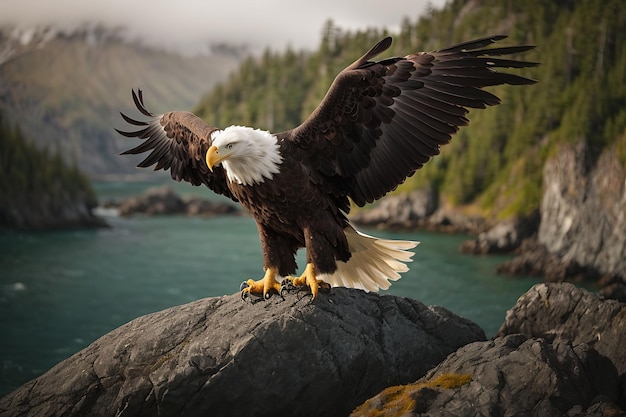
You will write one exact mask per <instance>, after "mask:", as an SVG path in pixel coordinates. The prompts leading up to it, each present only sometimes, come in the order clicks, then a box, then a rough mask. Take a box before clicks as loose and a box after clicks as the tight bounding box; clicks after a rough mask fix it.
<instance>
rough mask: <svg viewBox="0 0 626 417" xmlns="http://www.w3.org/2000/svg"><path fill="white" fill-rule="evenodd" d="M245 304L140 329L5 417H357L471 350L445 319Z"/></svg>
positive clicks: (319, 304)
mask: <svg viewBox="0 0 626 417" xmlns="http://www.w3.org/2000/svg"><path fill="white" fill-rule="evenodd" d="M285 298H286V299H285V300H284V301H283V300H281V299H280V297H277V296H275V297H273V298H271V299H270V300H268V301H265V302H257V303H255V304H249V303H244V302H242V301H241V299H240V297H239V295H238V294H236V295H231V296H224V297H218V298H209V299H204V300H199V301H197V302H194V303H191V304H187V305H183V306H179V307H174V308H170V309H168V310H165V311H162V312H158V313H154V314H150V315H147V316H144V317H140V318H138V319H136V320H133V321H132V322H130V323H128V324H126V325H124V326H122V327H120V328H118V329H116V330H114V331H112V332H111V333H109V334H107V335H105V336H103V337H102V338H100V339H99V340H97V341H95V342H94V343H92V344H91V345H90V346H89V347H87V348H86V349H84V350H82V351H80V352H78V353H77V354H75V355H74V356H72V357H71V358H69V359H67V360H65V361H64V362H62V363H60V364H59V365H57V366H56V367H54V368H52V369H51V370H50V371H48V372H47V373H45V374H44V375H42V376H40V377H39V378H36V379H35V380H33V381H31V382H28V383H27V384H25V385H23V386H22V387H21V388H19V389H17V390H16V391H14V392H13V393H11V394H9V395H8V396H6V397H4V398H3V399H1V400H0V416H3V417H8V416H50V415H57V416H61V415H63V416H113V415H116V416H138V415H141V416H157V415H158V416H198V415H237V416H247V415H256V416H263V415H298V416H306V415H320V416H322V415H347V414H349V413H350V411H351V410H353V409H354V408H355V407H356V406H357V405H358V404H360V403H362V402H363V401H365V400H366V399H367V398H369V397H371V396H372V395H374V394H376V393H377V392H379V391H380V390H381V389H383V388H385V387H387V386H389V385H395V384H404V383H408V382H410V381H414V380H415V379H416V378H419V377H420V376H422V375H424V374H426V372H428V370H429V369H431V368H432V367H434V366H435V365H437V364H438V363H440V362H441V361H442V360H443V359H445V358H446V356H447V355H448V354H450V353H452V352H454V351H455V350H457V349H458V348H459V347H461V346H464V345H466V344H467V343H470V342H474V341H478V340H484V339H485V335H484V333H483V331H482V330H481V329H480V328H479V327H478V326H477V325H476V324H474V323H472V322H470V321H468V320H465V319H463V318H460V317H458V316H456V315H454V314H452V313H450V312H449V311H447V310H446V309H444V308H441V307H426V306H425V305H423V304H421V303H420V302H418V301H414V300H410V299H405V298H399V297H395V296H389V295H383V296H381V295H377V294H372V293H369V294H368V293H364V292H362V291H359V290H350V289H344V288H334V289H333V290H332V291H331V293H330V294H321V295H319V296H318V298H317V299H316V300H315V301H314V302H313V303H309V301H308V297H304V298H302V297H299V296H297V295H296V294H287V295H286V297H285Z"/></svg>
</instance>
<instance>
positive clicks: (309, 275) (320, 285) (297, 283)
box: [291, 263, 330, 301]
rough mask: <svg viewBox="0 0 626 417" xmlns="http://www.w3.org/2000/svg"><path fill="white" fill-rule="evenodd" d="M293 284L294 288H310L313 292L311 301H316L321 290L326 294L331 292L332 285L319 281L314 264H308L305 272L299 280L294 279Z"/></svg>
mask: <svg viewBox="0 0 626 417" xmlns="http://www.w3.org/2000/svg"><path fill="white" fill-rule="evenodd" d="M291 284H292V285H293V286H294V287H308V288H309V289H310V290H311V301H313V300H315V297H317V294H318V292H319V291H320V290H322V292H326V291H328V290H330V285H329V284H328V283H326V282H324V281H322V280H321V279H317V275H316V274H315V267H314V266H313V264H310V263H309V264H307V265H306V268H305V269H304V272H303V273H302V275H301V276H299V277H298V278H293V279H292V280H291Z"/></svg>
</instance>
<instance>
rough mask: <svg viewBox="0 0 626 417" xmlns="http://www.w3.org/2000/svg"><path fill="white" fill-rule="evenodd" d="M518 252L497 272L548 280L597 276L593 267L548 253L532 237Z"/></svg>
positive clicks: (589, 278)
mask: <svg viewBox="0 0 626 417" xmlns="http://www.w3.org/2000/svg"><path fill="white" fill-rule="evenodd" d="M518 252H519V253H518V255H517V256H515V257H514V258H513V259H510V260H508V261H506V262H503V263H502V264H500V265H498V268H497V272H498V274H506V275H517V276H541V277H543V279H544V280H545V281H549V282H563V281H570V282H581V281H585V280H586V281H594V280H597V279H598V278H599V273H598V271H597V270H595V269H594V268H590V267H588V266H583V265H580V264H579V263H578V262H576V261H575V260H572V259H563V258H562V257H560V256H559V255H557V254H554V253H550V252H548V249H546V247H545V246H544V245H542V244H540V243H539V242H537V239H534V238H529V239H526V240H524V241H523V242H522V244H521V246H520V248H519V249H518ZM620 281H621V278H620Z"/></svg>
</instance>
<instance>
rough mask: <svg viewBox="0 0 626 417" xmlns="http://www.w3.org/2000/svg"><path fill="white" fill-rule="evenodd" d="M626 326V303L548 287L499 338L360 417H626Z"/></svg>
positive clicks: (382, 399)
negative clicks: (609, 416) (481, 416)
mask: <svg viewBox="0 0 626 417" xmlns="http://www.w3.org/2000/svg"><path fill="white" fill-rule="evenodd" d="M625 329H626V305H624V304H622V303H618V302H616V301H613V300H601V299H599V298H597V297H596V296H594V295H592V294H591V293H589V292H588V291H586V290H584V289H580V288H576V287H575V286H573V285H572V284H567V283H562V284H540V285H537V286H535V287H533V288H532V289H531V290H529V291H528V292H527V293H526V294H524V295H523V296H522V297H520V299H519V300H518V302H517V304H516V305H515V306H514V307H513V308H512V309H511V310H510V311H509V312H508V313H507V316H506V321H505V323H504V324H503V326H502V327H501V329H500V331H499V332H498V334H497V335H496V337H495V338H494V339H493V340H491V341H487V342H475V343H471V344H468V345H466V346H464V347H462V348H460V349H459V350H457V351H456V352H455V353H453V354H451V355H450V356H448V358H446V360H445V361H443V362H442V363H441V364H439V365H438V366H437V367H435V368H434V369H433V370H431V371H430V372H428V374H427V375H426V376H424V377H422V378H421V379H419V380H418V381H417V382H415V383H412V384H408V385H405V386H395V387H389V388H387V389H385V390H383V391H382V392H381V393H379V394H378V395H376V396H375V397H373V398H371V399H370V400H368V401H366V402H365V403H364V404H362V405H361V406H359V407H358V408H357V409H356V410H355V412H354V413H353V415H355V416H361V415H394V414H402V415H432V416H452V415H454V416H468V417H469V416H477V415H485V416H493V415H511V416H518V415H519V416H557V415H567V416H598V417H600V416H607V415H612V416H624V415H626V414H625V413H624V411H623V410H624V407H625V406H626V390H625V387H626V384H625V382H624V381H625V380H624V376H625V375H626V350H625V349H624V343H625V342H626V332H625V331H624V330H625Z"/></svg>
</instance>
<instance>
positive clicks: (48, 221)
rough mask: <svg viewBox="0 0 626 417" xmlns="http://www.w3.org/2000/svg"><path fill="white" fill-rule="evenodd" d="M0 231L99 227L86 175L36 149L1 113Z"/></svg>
mask: <svg viewBox="0 0 626 417" xmlns="http://www.w3.org/2000/svg"><path fill="white" fill-rule="evenodd" d="M0 149H2V152H0V170H1V171H2V176H1V177H0V230H1V229H4V228H11V229H13V228H18V229H31V228H32V229H45V228H57V227H68V226H69V227H79V226H80V227H84V226H102V225H103V222H102V221H101V220H99V219H98V218H96V217H95V216H94V215H93V214H92V213H91V209H92V208H94V207H95V206H96V205H97V198H96V194H95V192H94V191H93V189H92V187H91V184H90V182H89V180H88V179H87V177H86V176H85V175H84V174H83V173H81V172H80V171H79V170H78V168H77V167H76V166H71V165H68V164H67V163H66V162H65V161H64V159H63V157H62V156H61V154H60V153H59V152H58V151H56V152H51V151H49V150H47V149H43V150H41V149H38V148H37V147H36V146H34V145H33V144H32V143H31V142H30V141H28V140H27V139H26V138H25V137H24V135H23V133H22V131H21V129H20V128H19V127H17V126H11V125H10V124H9V123H8V122H6V121H5V120H3V117H2V114H0Z"/></svg>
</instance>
